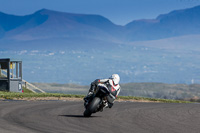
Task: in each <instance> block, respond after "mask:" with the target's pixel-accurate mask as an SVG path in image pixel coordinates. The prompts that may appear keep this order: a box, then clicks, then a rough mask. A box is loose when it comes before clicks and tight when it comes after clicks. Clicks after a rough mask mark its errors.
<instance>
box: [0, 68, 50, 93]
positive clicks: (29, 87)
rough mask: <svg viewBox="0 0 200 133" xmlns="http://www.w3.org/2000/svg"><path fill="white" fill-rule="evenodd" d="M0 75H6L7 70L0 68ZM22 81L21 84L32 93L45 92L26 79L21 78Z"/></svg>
mask: <svg viewBox="0 0 200 133" xmlns="http://www.w3.org/2000/svg"><path fill="white" fill-rule="evenodd" d="M1 71H3V72H4V73H2V72H1ZM0 73H1V76H4V77H7V74H6V73H7V71H5V70H0ZM22 82H23V83H24V84H23V85H22V86H23V87H25V88H26V89H28V90H30V91H32V92H33V93H46V92H45V91H43V90H42V89H40V88H38V87H36V86H35V85H33V84H31V83H29V82H27V81H26V80H24V79H22Z"/></svg>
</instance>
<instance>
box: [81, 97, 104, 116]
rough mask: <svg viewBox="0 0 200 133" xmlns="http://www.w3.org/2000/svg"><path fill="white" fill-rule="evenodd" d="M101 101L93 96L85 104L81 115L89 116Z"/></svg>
mask: <svg viewBox="0 0 200 133" xmlns="http://www.w3.org/2000/svg"><path fill="white" fill-rule="evenodd" d="M100 102H101V99H100V98H99V97H95V98H94V99H93V100H92V101H91V102H90V103H89V104H88V106H87V108H86V110H85V111H84V113H83V115H84V116H85V117H90V116H91V115H92V113H95V112H96V111H97V109H98V106H99V104H100Z"/></svg>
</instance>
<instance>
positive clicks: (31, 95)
mask: <svg viewBox="0 0 200 133" xmlns="http://www.w3.org/2000/svg"><path fill="white" fill-rule="evenodd" d="M40 97H57V98H61V97H68V98H84V97H85V95H72V94H61V93H32V92H31V91H27V90H26V91H24V93H16V92H3V91H0V98H4V99H14V98H17V99H23V98H40ZM117 99H122V100H137V101H144V100H145V101H150V102H151V101H152V102H163V103H191V102H189V101H180V100H171V99H156V98H145V97H133V96H118V98H117Z"/></svg>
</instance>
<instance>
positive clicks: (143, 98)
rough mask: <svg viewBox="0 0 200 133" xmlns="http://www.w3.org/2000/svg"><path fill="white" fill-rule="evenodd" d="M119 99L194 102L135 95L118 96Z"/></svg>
mask: <svg viewBox="0 0 200 133" xmlns="http://www.w3.org/2000/svg"><path fill="white" fill-rule="evenodd" d="M118 99H122V100H138V101H150V102H151V101H152V102H162V103H192V102H190V101H182V100H172V99H159V98H146V97H134V96H118Z"/></svg>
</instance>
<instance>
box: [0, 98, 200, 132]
mask: <svg viewBox="0 0 200 133" xmlns="http://www.w3.org/2000/svg"><path fill="white" fill-rule="evenodd" d="M83 111H84V108H83V102H80V101H0V116H1V118H0V133H199V132H200V104H177V103H176V104H175V103H136V102H116V103H115V105H114V106H113V108H112V109H105V110H104V111H103V112H99V113H95V114H93V115H92V117H89V118H85V117H83V116H82V114H83Z"/></svg>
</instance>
